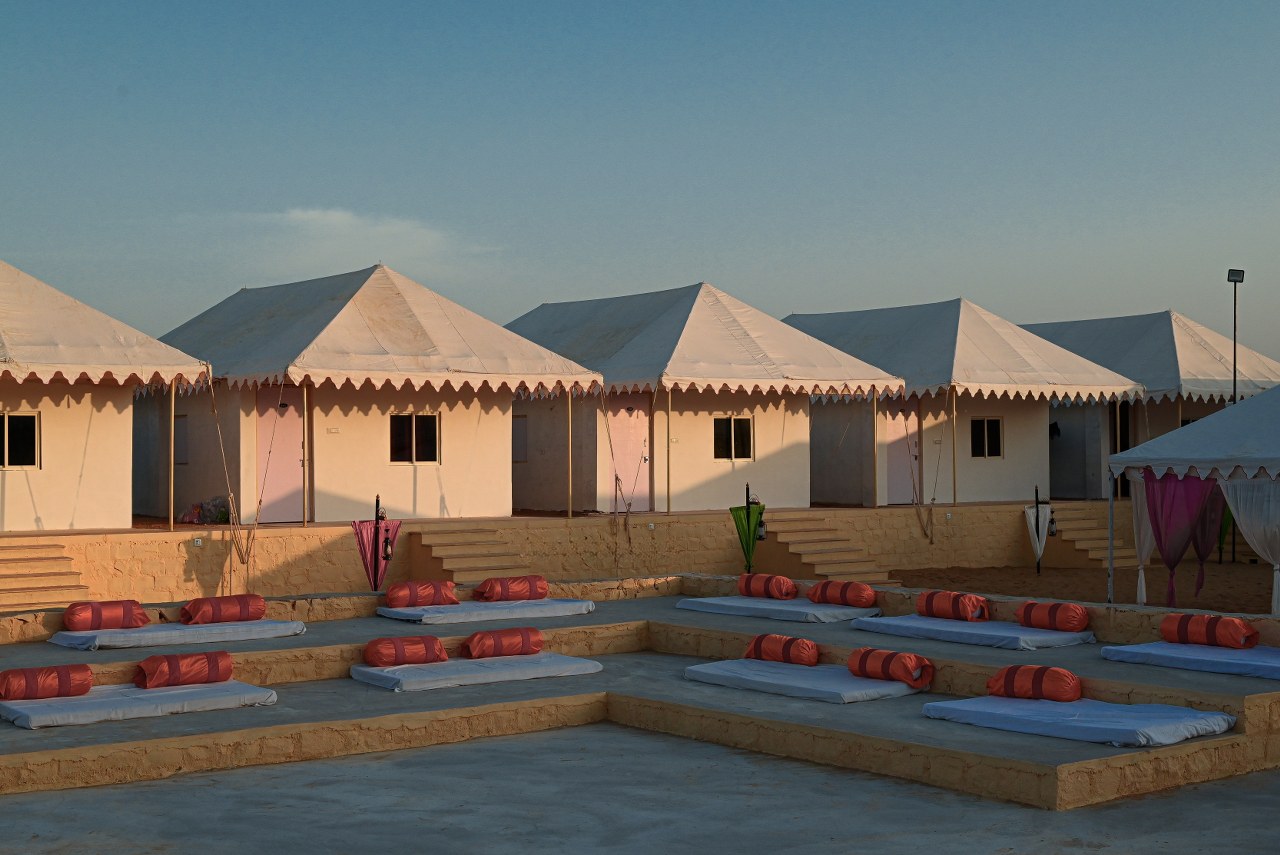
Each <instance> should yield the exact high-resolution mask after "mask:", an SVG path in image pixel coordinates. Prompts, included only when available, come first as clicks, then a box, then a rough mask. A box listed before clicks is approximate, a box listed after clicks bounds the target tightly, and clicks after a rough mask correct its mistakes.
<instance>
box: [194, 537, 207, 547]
mask: <svg viewBox="0 0 1280 855" xmlns="http://www.w3.org/2000/svg"><path fill="white" fill-rule="evenodd" d="M191 545H192V546H204V538H203V537H197V538H196V539H195V540H193V541H192V542H191Z"/></svg>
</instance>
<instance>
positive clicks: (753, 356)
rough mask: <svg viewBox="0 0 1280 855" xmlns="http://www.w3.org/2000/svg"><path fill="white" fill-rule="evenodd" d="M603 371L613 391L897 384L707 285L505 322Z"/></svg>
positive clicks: (858, 388) (863, 390) (869, 388)
mask: <svg viewBox="0 0 1280 855" xmlns="http://www.w3.org/2000/svg"><path fill="white" fill-rule="evenodd" d="M507 328H508V329H511V330H515V331H516V332H518V333H520V334H521V335H525V336H528V337H529V338H531V339H533V340H534V341H536V342H539V343H540V344H543V345H546V346H547V347H550V348H553V349H555V350H557V351H559V352H561V353H564V354H567V355H568V356H570V357H572V358H573V359H575V360H577V361H578V362H581V363H582V364H583V365H587V366H590V367H591V368H594V369H596V370H598V371H600V372H602V373H603V374H604V379H605V383H606V385H607V386H608V387H609V390H610V391H628V390H634V391H647V390H654V389H662V388H667V389H686V390H695V389H697V390H704V391H719V390H722V389H730V390H735V391H736V390H743V391H747V392H752V391H757V390H759V391H765V392H767V391H778V392H799V393H809V394H816V395H857V394H872V393H875V392H879V391H884V390H888V391H890V392H895V391H897V390H898V389H899V388H901V386H902V380H901V379H900V378H898V377H894V376H893V375H891V374H889V373H888V372H885V371H881V370H880V369H879V368H876V367H874V366H871V365H868V364H866V363H865V362H862V361H860V360H858V359H855V358H853V357H851V356H849V355H848V354H845V353H841V352H840V351H838V350H836V349H835V348H833V347H830V346H828V345H825V344H823V343H822V342H820V341H818V340H817V339H814V338H811V337H810V336H808V335H805V334H804V333H801V332H799V331H798V330H795V329H793V328H791V327H789V326H787V325H786V324H784V323H782V322H781V321H779V320H778V319H777V318H774V317H771V316H770V315H767V314H765V313H764V312H761V311H760V310H759V309H755V308H752V307H751V306H748V305H747V304H746V303H743V302H742V301H741V300H737V299H735V298H733V297H731V296H729V295H728V294H726V293H725V292H723V291H721V290H720V289H719V288H716V287H714V286H712V285H708V284H707V283H705V282H700V283H698V284H696V285H689V286H686V287H684V288H674V289H671V290H669V291H653V292H650V293H647V294H633V295H630V296H625V297H608V298H605V299H599V300H581V301H576V302H570V303H545V304H543V305H541V306H539V307H538V308H536V309H534V310H533V311H531V312H529V313H528V314H526V315H524V316H522V317H519V318H517V319H516V320H514V321H512V322H511V323H510V324H508V325H507Z"/></svg>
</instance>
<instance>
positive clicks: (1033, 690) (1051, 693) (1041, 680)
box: [987, 665, 1080, 702]
mask: <svg viewBox="0 0 1280 855" xmlns="http://www.w3.org/2000/svg"><path fill="white" fill-rule="evenodd" d="M987 694H989V695H999V696H1000V697H1004V698H1033V699H1036V700H1045V701H1062V702H1067V701H1078V700H1080V678H1079V677H1077V676H1076V675H1075V674H1072V673H1071V672H1070V671H1068V670H1067V669H1066V668H1053V667H1050V666H1048V665H1009V666H1006V667H1004V668H1001V669H1000V670H999V671H997V672H996V675H995V676H994V677H992V678H991V679H990V680H988V681H987Z"/></svg>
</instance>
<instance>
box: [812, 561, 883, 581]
mask: <svg viewBox="0 0 1280 855" xmlns="http://www.w3.org/2000/svg"><path fill="white" fill-rule="evenodd" d="M879 572H880V571H879V570H877V569H876V565H875V562H874V561H872V560H870V559H863V560H862V561H833V562H831V563H830V564H818V565H815V566H814V568H813V574H814V575H815V576H823V577H828V578H834V577H835V576H846V575H848V574H850V573H854V574H862V573H879ZM859 578H861V577H859Z"/></svg>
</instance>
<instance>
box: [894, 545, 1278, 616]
mask: <svg viewBox="0 0 1280 855" xmlns="http://www.w3.org/2000/svg"><path fill="white" fill-rule="evenodd" d="M1198 569H1199V568H1198V567H1197V565H1196V562H1195V559H1194V556H1193V557H1192V558H1191V559H1189V560H1187V561H1184V562H1183V563H1182V565H1181V566H1180V567H1179V568H1178V572H1177V573H1176V574H1175V576H1174V578H1175V581H1176V586H1177V598H1178V600H1177V604H1178V606H1180V607H1181V608H1187V609H1213V610H1215V611H1223V612H1245V613H1248V614H1266V613H1267V612H1269V611H1270V610H1271V568H1270V567H1267V566H1265V565H1260V564H1215V563H1209V564H1207V565H1206V566H1205V583H1204V588H1203V589H1202V590H1201V592H1200V595H1199V596H1198V597H1197V596H1196V593H1195V583H1196V573H1197V571H1198ZM893 575H894V577H895V578H897V579H899V580H901V582H902V584H903V585H904V586H906V587H908V588H947V589H951V590H961V591H976V592H980V593H985V594H1007V595H1010V596H1026V597H1053V598H1056V599H1062V600H1079V601H1081V602H1092V603H1102V602H1106V600H1107V571H1106V570H1105V569H1102V570H1070V569H1068V570H1061V569H1058V570H1054V569H1049V568H1044V569H1042V570H1041V571H1040V575H1039V576H1037V575H1036V568H1035V566H1034V565H1033V566H1031V567H995V568H982V569H972V568H963V567H949V568H945V569H927V570H895V571H894V574H893ZM1146 577H1147V604H1148V605H1153V606H1156V605H1158V606H1163V605H1164V604H1165V599H1166V593H1167V584H1168V579H1169V571H1168V570H1167V569H1165V566H1164V565H1163V564H1162V563H1160V562H1159V559H1158V558H1157V559H1156V564H1155V566H1154V567H1148V568H1147V570H1146ZM1137 583H1138V571H1137V570H1135V569H1127V570H1117V571H1116V575H1115V593H1116V596H1115V602H1117V603H1133V602H1136V601H1137V599H1136V597H1137V590H1138V584H1137Z"/></svg>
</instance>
